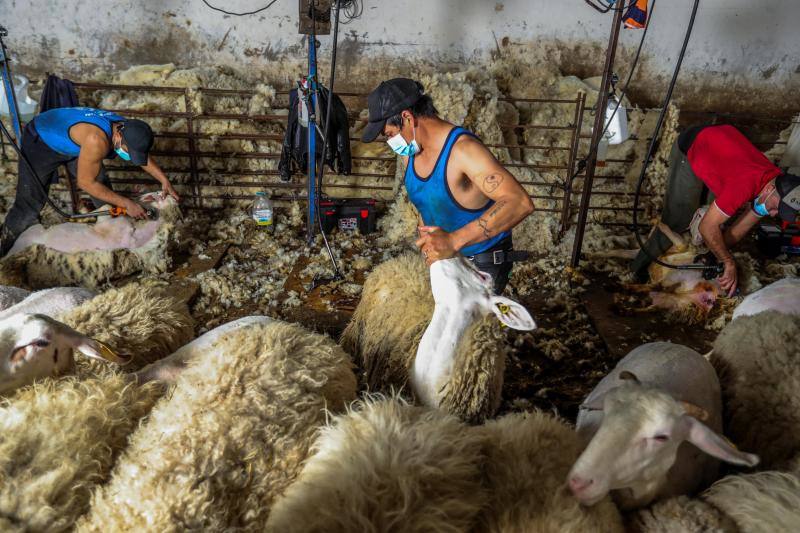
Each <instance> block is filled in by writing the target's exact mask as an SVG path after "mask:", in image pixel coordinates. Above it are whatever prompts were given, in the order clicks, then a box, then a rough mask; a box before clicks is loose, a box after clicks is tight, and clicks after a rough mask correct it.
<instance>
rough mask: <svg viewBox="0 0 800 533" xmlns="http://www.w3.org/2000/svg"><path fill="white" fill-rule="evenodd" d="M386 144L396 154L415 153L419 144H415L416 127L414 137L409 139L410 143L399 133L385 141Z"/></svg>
mask: <svg viewBox="0 0 800 533" xmlns="http://www.w3.org/2000/svg"><path fill="white" fill-rule="evenodd" d="M386 144H388V145H389V148H391V149H392V150H394V153H396V154H397V155H402V156H405V157H409V156H412V155H414V154H417V153H419V144H417V129H416V128H414V139H413V140H412V141H411V144H409V143H408V142H406V140H405V139H404V138H403V136H402V135H400V134H399V133H398V134H397V135H395V136H394V137H392V138H390V139H389V140H388V141H386Z"/></svg>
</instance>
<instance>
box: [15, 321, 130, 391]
mask: <svg viewBox="0 0 800 533" xmlns="http://www.w3.org/2000/svg"><path fill="white" fill-rule="evenodd" d="M73 350H78V351H79V352H81V353H83V354H84V355H87V356H89V357H93V358H96V359H103V360H112V361H115V362H122V360H120V359H119V358H118V357H117V356H115V355H114V354H113V352H111V350H109V349H108V348H107V347H106V346H105V345H103V344H101V343H99V342H97V341H95V340H93V339H90V338H89V337H86V336H85V335H82V334H81V333H78V332H77V331H75V330H73V329H72V328H70V327H69V326H67V325H66V324H63V323H61V322H58V321H56V320H53V319H52V318H50V317H48V316H45V315H33V314H20V315H14V316H12V317H9V318H7V319H5V320H3V321H2V322H0V357H2V361H0V394H5V393H8V392H11V391H13V390H15V389H17V388H19V387H22V386H24V385H28V384H30V383H32V382H33V381H35V380H36V379H40V378H44V377H48V376H59V375H62V374H64V373H66V372H68V371H70V370H71V369H72V367H73V364H74V360H73Z"/></svg>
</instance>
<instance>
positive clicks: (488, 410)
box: [341, 254, 510, 422]
mask: <svg viewBox="0 0 800 533" xmlns="http://www.w3.org/2000/svg"><path fill="white" fill-rule="evenodd" d="M433 312H434V299H433V295H432V293H431V283H430V272H429V269H428V268H427V267H426V266H425V262H424V261H423V260H422V258H421V257H420V256H419V255H418V254H404V255H401V256H400V257H397V258H395V259H391V260H389V261H386V262H384V263H383V264H381V265H379V266H378V267H376V268H375V270H373V271H372V273H370V275H369V276H368V277H367V279H366V281H365V283H364V289H363V291H362V293H361V300H360V301H359V303H358V306H357V307H356V311H355V313H354V314H353V318H352V319H351V321H350V323H349V324H348V325H347V327H346V328H345V330H344V332H343V333H342V339H341V345H342V347H343V348H344V350H345V351H346V352H348V353H350V354H352V355H353V356H354V358H355V360H356V362H357V364H358V365H359V366H360V367H362V368H363V370H364V373H365V376H364V377H365V381H366V385H367V388H368V389H369V390H370V391H372V392H388V391H389V390H391V389H400V388H402V387H404V386H405V385H406V384H407V383H408V381H409V377H410V375H411V373H412V369H413V367H414V361H415V358H416V353H417V349H418V347H419V344H420V340H421V339H422V336H423V334H424V333H425V330H426V328H427V327H428V325H429V324H430V322H431V318H432V316H433ZM509 349H510V348H509V345H508V343H507V342H506V334H505V332H504V331H503V329H502V326H501V324H500V323H499V322H498V321H497V320H496V319H495V318H494V317H493V316H489V317H485V318H482V319H479V320H477V321H475V322H474V323H473V324H472V325H471V326H470V327H469V328H468V329H467V331H466V332H465V333H464V334H463V336H462V338H461V342H460V343H459V345H458V347H457V349H456V355H455V357H454V358H453V368H452V373H451V379H450V380H449V382H448V383H447V384H446V385H445V386H444V389H443V390H442V392H441V399H440V402H439V405H440V407H441V408H442V409H444V410H446V411H448V412H450V413H453V414H455V415H457V416H458V417H460V418H462V419H464V420H469V421H476V422H477V421H481V420H483V419H485V418H486V417H489V416H491V415H492V414H494V412H495V411H497V408H498V407H499V405H500V400H501V392H502V386H503V372H504V371H505V360H506V356H507V355H508V352H509Z"/></svg>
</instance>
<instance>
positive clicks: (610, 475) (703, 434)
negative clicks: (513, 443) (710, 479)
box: [567, 372, 759, 506]
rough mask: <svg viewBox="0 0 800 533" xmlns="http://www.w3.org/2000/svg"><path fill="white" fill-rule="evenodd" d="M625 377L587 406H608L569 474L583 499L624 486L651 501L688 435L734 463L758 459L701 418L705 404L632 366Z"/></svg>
mask: <svg viewBox="0 0 800 533" xmlns="http://www.w3.org/2000/svg"><path fill="white" fill-rule="evenodd" d="M620 378H621V380H622V382H621V384H620V385H619V386H617V387H615V388H612V389H611V390H609V391H608V392H607V393H605V394H604V395H601V396H600V397H598V398H596V399H595V400H594V401H593V402H592V403H591V404H590V405H583V406H582V408H583V409H590V410H602V411H603V421H602V424H601V425H600V427H599V429H598V430H597V433H595V435H594V436H593V438H592V440H591V442H589V445H588V446H587V447H586V449H585V450H584V452H583V453H582V454H581V456H580V457H579V458H578V460H577V461H576V462H575V465H574V466H573V467H572V470H571V471H570V473H569V476H568V479H567V484H568V485H569V488H570V490H571V491H572V493H573V494H574V495H575V497H576V498H577V499H578V500H579V501H580V502H581V503H583V504H584V505H594V504H596V503H597V502H599V501H600V500H602V499H603V498H604V497H605V496H606V495H607V494H608V493H609V491H612V490H623V489H625V490H627V491H629V492H628V493H626V496H627V494H629V495H630V496H629V497H626V501H627V502H635V504H634V505H636V506H638V505H645V504H647V503H649V502H650V501H652V500H653V499H654V498H655V497H656V496H658V490H659V489H660V487H661V486H662V485H663V484H664V480H665V478H666V476H667V472H668V471H669V470H670V468H672V465H673V464H674V463H675V459H676V457H677V454H678V447H679V446H680V445H681V443H683V442H684V441H688V442H690V443H692V444H693V445H695V446H696V447H697V448H699V449H700V450H702V451H703V452H705V453H707V454H709V455H711V456H713V457H716V458H717V459H721V460H723V461H727V462H729V463H733V464H738V465H745V466H754V465H756V464H757V463H758V461H759V458H758V456H756V455H753V454H749V453H744V452H740V451H739V450H737V449H736V448H735V447H734V446H733V445H732V444H731V443H730V442H728V441H727V440H726V439H725V438H724V437H723V436H721V435H718V434H717V433H716V432H714V431H713V430H712V429H710V428H709V427H708V426H706V425H705V424H704V423H703V422H702V420H703V419H706V418H707V417H708V413H706V412H705V411H704V410H703V409H701V408H700V407H698V406H696V405H693V404H690V403H687V402H681V401H678V400H676V399H674V398H673V397H672V396H671V395H669V394H667V393H666V392H663V391H661V390H659V389H657V388H654V387H649V386H647V385H646V384H643V383H640V382H639V381H638V379H636V376H634V375H633V374H632V373H631V372H622V373H621V374H620Z"/></svg>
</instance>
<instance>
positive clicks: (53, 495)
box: [0, 283, 192, 531]
mask: <svg viewBox="0 0 800 533" xmlns="http://www.w3.org/2000/svg"><path fill="white" fill-rule="evenodd" d="M132 304H133V305H135V307H136V309H130V308H129V307H130V306H131V305H132ZM59 318H61V320H62V321H63V322H65V323H67V324H69V325H71V326H72V327H74V328H75V329H78V330H82V331H89V332H91V334H92V336H93V337H95V338H96V339H97V340H100V341H102V342H104V343H107V344H109V345H111V346H114V348H115V349H116V350H119V351H120V352H122V353H126V354H131V350H138V349H142V350H144V351H146V352H147V353H146V356H145V357H144V359H145V360H148V359H149V358H158V357H163V356H164V355H166V354H167V353H169V352H170V351H171V350H174V349H175V348H177V347H178V346H180V345H181V344H184V343H186V342H187V341H188V340H189V339H190V338H191V336H192V327H191V317H190V316H189V310H188V308H187V307H186V304H185V302H180V301H177V300H175V299H174V298H173V297H170V296H168V295H166V294H164V293H163V292H162V291H161V290H159V287H157V286H155V285H153V284H138V283H133V284H130V285H128V286H126V287H123V288H121V289H114V290H112V291H109V292H108V293H105V294H102V295H100V296H98V297H96V298H95V299H93V300H90V301H89V302H86V303H84V304H82V305H81V306H79V307H77V308H75V309H73V310H71V311H69V312H67V313H65V314H64V315H62V316H60V317H59ZM156 337H160V339H156ZM123 340H124V345H123V342H122V341H123ZM137 359H139V358H138V356H134V360H137ZM77 372H78V375H77V376H66V377H61V378H59V379H45V380H43V381H42V382H40V383H36V384H34V385H33V386H30V387H25V388H22V389H20V390H18V391H16V393H15V394H14V396H11V397H9V398H8V399H6V400H3V401H2V403H0V530H3V531H15V530H19V531H30V530H35V531H61V530H65V529H69V528H71V527H72V525H73V524H74V522H75V520H77V518H78V517H79V516H80V515H82V514H84V513H85V512H86V511H88V509H89V499H90V496H91V492H92V490H93V488H94V487H96V486H97V485H99V484H102V483H103V482H104V481H105V480H106V479H107V478H108V475H109V473H110V471H111V467H112V466H113V463H114V461H115V459H116V457H117V455H118V454H119V452H120V451H121V450H122V449H123V448H124V446H125V445H126V443H127V438H128V435H129V434H130V433H131V432H132V431H133V430H134V429H135V428H136V427H137V424H138V423H139V420H140V419H141V418H142V417H143V416H145V415H146V414H147V413H148V412H149V411H150V409H151V407H152V406H153V405H154V404H155V401H156V400H157V398H158V397H159V396H160V394H161V393H162V392H163V390H162V388H161V387H158V386H155V385H146V386H143V387H141V386H136V385H135V384H133V383H131V380H130V379H129V378H127V377H126V376H124V375H121V374H118V373H116V372H115V371H114V369H113V367H109V366H108V365H107V364H97V365H94V366H89V365H85V364H80V361H79V365H78V368H77Z"/></svg>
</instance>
